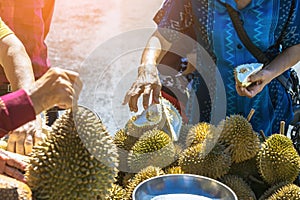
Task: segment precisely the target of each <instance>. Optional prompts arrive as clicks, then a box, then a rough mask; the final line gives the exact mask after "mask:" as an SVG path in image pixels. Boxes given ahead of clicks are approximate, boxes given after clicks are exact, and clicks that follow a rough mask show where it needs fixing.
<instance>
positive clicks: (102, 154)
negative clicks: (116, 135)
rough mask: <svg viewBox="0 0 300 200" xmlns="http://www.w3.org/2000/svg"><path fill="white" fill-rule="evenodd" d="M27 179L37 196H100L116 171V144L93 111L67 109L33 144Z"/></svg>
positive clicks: (47, 197)
mask: <svg viewBox="0 0 300 200" xmlns="http://www.w3.org/2000/svg"><path fill="white" fill-rule="evenodd" d="M31 157H32V159H31V161H30V165H29V167H28V169H27V171H26V174H25V175H26V179H27V181H28V185H29V186H30V187H31V189H32V191H33V193H34V196H35V198H36V199H55V200H59V199H96V197H97V196H99V197H100V199H104V198H105V195H106V194H105V193H106V192H107V190H108V188H110V187H111V184H112V183H113V182H114V181H115V177H116V175H117V163H118V158H117V148H116V145H115V144H114V143H113V140H112V138H111V137H110V135H109V133H108V131H107V130H106V128H105V126H104V125H103V124H102V121H101V120H100V119H99V118H98V116H97V115H96V114H94V113H93V112H92V111H90V110H89V109H87V108H84V107H78V108H77V109H76V110H73V112H72V111H71V110H67V111H66V112H65V113H64V114H63V115H62V116H61V117H60V118H59V119H57V120H56V121H55V123H54V124H53V125H52V131H51V133H50V134H49V137H48V138H46V140H45V142H44V143H42V144H41V145H40V146H37V147H34V149H33V152H32V155H31Z"/></svg>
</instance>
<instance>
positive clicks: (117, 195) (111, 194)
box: [105, 184, 126, 200]
mask: <svg viewBox="0 0 300 200" xmlns="http://www.w3.org/2000/svg"><path fill="white" fill-rule="evenodd" d="M125 197H126V190H125V189H123V188H122V187H121V186H120V185H117V184H113V185H112V187H111V188H109V190H108V194H106V196H105V200H124V199H125Z"/></svg>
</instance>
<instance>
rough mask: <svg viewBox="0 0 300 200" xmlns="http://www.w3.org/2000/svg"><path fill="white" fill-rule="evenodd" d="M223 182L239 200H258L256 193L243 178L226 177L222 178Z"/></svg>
mask: <svg viewBox="0 0 300 200" xmlns="http://www.w3.org/2000/svg"><path fill="white" fill-rule="evenodd" d="M221 182H222V183H224V184H225V185H227V186H228V187H230V188H231V189H232V190H233V191H234V193H235V194H236V195H237V197H238V199H239V200H256V196H255V193H254V192H253V190H252V189H251V187H250V186H249V185H248V184H247V183H246V182H245V181H244V180H243V179H242V178H241V177H239V176H236V175H225V176H223V177H222V178H221Z"/></svg>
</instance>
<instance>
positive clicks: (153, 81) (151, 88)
mask: <svg viewBox="0 0 300 200" xmlns="http://www.w3.org/2000/svg"><path fill="white" fill-rule="evenodd" d="M160 91H161V82H160V80H159V77H158V71H157V68H156V65H155V64H148V65H141V66H140V67H139V69H138V77H137V80H136V81H135V82H134V83H133V84H132V86H131V88H130V89H129V90H128V91H127V93H126V95H125V98H124V100H123V105H125V104H127V103H128V106H129V108H130V111H133V112H137V111H138V106H137V102H138V98H139V97H140V96H141V95H143V107H144V109H147V108H148V106H149V99H150V95H151V92H152V101H153V103H159V95H160Z"/></svg>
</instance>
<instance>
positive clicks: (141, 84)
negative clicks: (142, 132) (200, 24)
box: [123, 31, 170, 112]
mask: <svg viewBox="0 0 300 200" xmlns="http://www.w3.org/2000/svg"><path fill="white" fill-rule="evenodd" d="M169 48H170V43H169V42H168V41H167V40H165V39H164V38H163V37H162V36H161V35H160V34H159V32H158V31H156V32H155V33H154V34H153V35H152V36H151V37H150V39H149V41H148V43H147V45H146V47H145V49H144V51H143V54H142V58H141V64H140V66H139V68H138V77H137V79H136V81H135V82H134V83H133V84H132V86H131V88H130V89H129V90H128V91H127V93H126V95H125V98H124V101H123V105H125V104H127V103H128V105H129V108H130V111H134V112H137V111H138V107H137V101H138V98H139V97H140V96H141V95H143V107H144V108H145V109H147V108H148V105H149V98H150V94H151V92H152V99H153V102H154V103H159V100H158V98H159V94H160V90H161V83H160V80H159V77H158V71H157V68H156V65H157V63H159V61H160V60H161V59H162V58H163V56H164V55H165V53H166V52H167V51H168V49H169Z"/></svg>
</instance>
